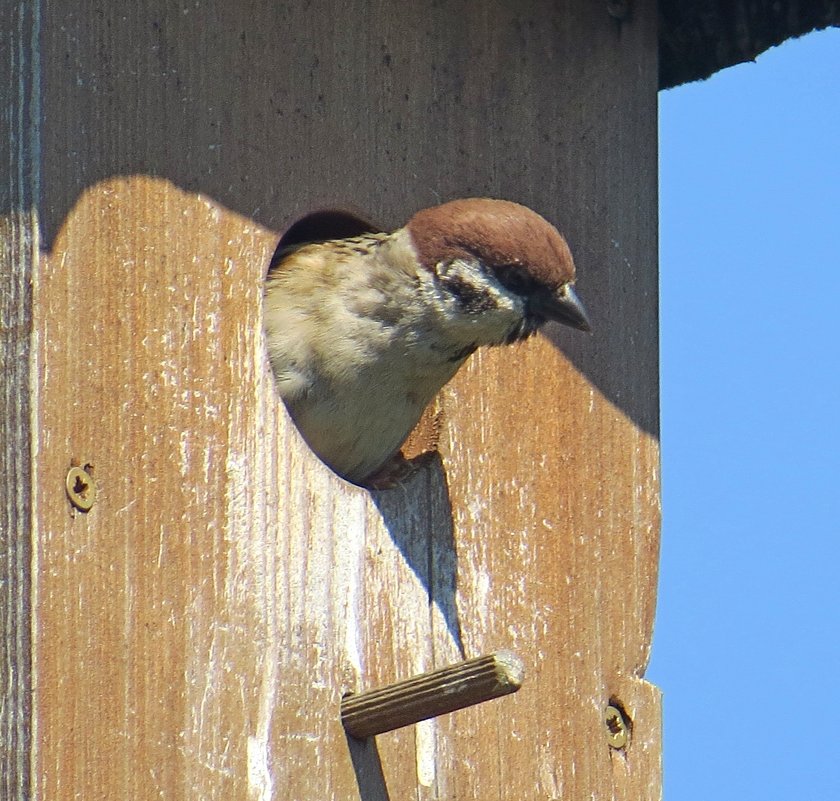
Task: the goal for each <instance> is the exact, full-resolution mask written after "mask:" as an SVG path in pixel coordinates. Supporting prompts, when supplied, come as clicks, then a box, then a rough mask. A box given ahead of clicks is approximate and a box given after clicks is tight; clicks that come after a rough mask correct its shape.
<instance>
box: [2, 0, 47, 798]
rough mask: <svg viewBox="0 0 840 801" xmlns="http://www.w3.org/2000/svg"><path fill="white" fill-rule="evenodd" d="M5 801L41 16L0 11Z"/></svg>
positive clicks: (23, 555) (17, 730)
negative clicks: (0, 33) (38, 38)
mask: <svg viewBox="0 0 840 801" xmlns="http://www.w3.org/2000/svg"><path fill="white" fill-rule="evenodd" d="M0 31H2V32H3V33H2V35H0V64H2V65H3V66H2V67H0V109H2V113H0V142H2V143H3V150H2V155H0V375H2V377H0V477H2V479H0V798H3V799H7V800H8V801H28V799H29V798H30V797H31V796H30V784H29V777H30V771H29V760H30V749H31V745H32V726H31V723H32V721H31V713H30V709H31V708H30V695H31V689H32V672H31V671H32V665H31V660H30V647H31V646H30V626H31V623H32V620H31V583H30V578H31V576H30V573H31V560H32V540H31V530H32V462H31V459H30V453H31V449H32V426H31V413H32V407H33V400H34V398H33V387H32V386H31V384H30V375H29V372H30V368H31V364H30V357H31V341H32V286H31V281H32V275H33V273H34V266H35V263H36V261H37V256H38V253H37V246H36V236H37V235H36V225H37V223H36V216H35V213H34V212H35V210H34V204H35V198H36V196H37V187H38V163H37V162H38V149H37V144H38V141H37V127H38V114H39V106H38V80H39V79H38V72H37V63H38V54H37V52H36V51H35V50H33V46H35V45H36V44H37V33H38V20H37V12H36V10H35V9H33V8H31V6H30V4H29V3H26V2H9V3H3V4H0Z"/></svg>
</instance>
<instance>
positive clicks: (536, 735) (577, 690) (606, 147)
mask: <svg viewBox="0 0 840 801" xmlns="http://www.w3.org/2000/svg"><path fill="white" fill-rule="evenodd" d="M39 8H40V6H39ZM42 12H43V13H42V15H41V31H40V37H39V41H40V42H41V43H42V47H43V52H42V53H41V64H42V65H43V76H42V79H41V81H40V83H39V86H40V87H41V91H42V103H43V109H44V110H43V115H44V120H45V121H46V124H45V126H44V128H43V130H42V132H41V152H42V154H43V158H42V178H41V187H42V191H41V194H40V198H41V199H40V201H39V205H38V213H39V221H40V222H39V224H40V227H41V233H42V239H41V245H42V247H43V248H44V249H45V250H46V251H47V252H46V254H45V255H44V257H43V258H40V259H37V260H35V262H34V263H33V265H32V270H33V276H32V277H33V287H34V295H33V325H34V329H35V332H36V335H35V338H34V340H33V356H34V371H33V373H32V380H33V382H34V387H33V388H32V394H31V399H32V400H31V403H32V407H31V410H30V411H31V417H32V424H31V437H32V438H33V445H32V453H33V457H34V458H33V461H32V465H33V467H32V469H33V470H34V485H33V493H34V496H35V503H34V507H33V509H34V512H33V520H32V525H31V530H32V532H33V537H34V543H35V546H34V547H35V550H34V554H33V565H34V571H35V572H34V578H33V582H34V586H33V598H34V603H33V609H32V627H31V630H32V643H31V647H32V650H33V654H34V661H33V665H34V668H33V670H34V675H35V681H34V682H33V688H32V692H33V695H32V699H33V701H32V703H33V716H34V724H33V725H34V729H35V730H36V731H37V738H36V739H35V740H34V741H33V743H32V753H31V764H32V768H33V776H32V782H33V785H34V786H33V789H32V794H31V797H32V798H34V799H37V801H41V800H42V799H50V801H54V800H56V799H57V800H58V801H62V800H63V799H68V801H69V799H75V798H131V799H135V800H136V801H145V799H157V798H161V797H164V798H200V799H212V798H250V799H269V798H272V797H273V798H291V799H296V801H309V800H310V799H312V800H314V799H318V800H319V801H320V800H321V799H348V798H354V797H357V796H361V798H363V799H365V801H368V799H372V798H374V797H376V798H382V797H386V796H387V795H388V794H390V795H391V796H392V797H393V798H414V799H450V798H510V799H519V798H524V797H528V798H532V797H537V798H560V797H563V798H579V797H580V798H594V799H613V798H628V799H629V798H632V799H655V798H658V797H659V793H660V790H659V699H658V693H657V691H656V690H655V688H653V687H651V686H650V685H648V684H647V683H646V682H644V680H643V679H642V678H641V677H642V674H643V671H644V667H645V665H646V662H647V658H648V652H649V648H650V636H651V627H652V622H653V610H654V601H655V582H656V560H657V542H658V468H657V465H658V451H657V442H656V436H657V403H658V397H657V346H656V331H657V308H656V289H657V276H656V268H655V264H656V157H657V153H656V82H657V70H656V19H655V18H656V9H655V5H654V4H653V3H639V4H636V7H635V8H634V13H633V15H632V17H631V18H630V19H628V20H627V21H625V22H618V21H617V20H616V19H615V18H613V17H611V16H610V15H609V14H608V13H607V10H606V8H605V7H604V6H603V5H602V4H592V3H589V2H588V0H573V2H569V3H564V4H558V3H556V2H553V0H528V2H522V3H516V4H510V3H506V2H503V1H502V0H493V2H489V3H488V2H484V0H481V2H479V0H474V2H473V0H470V2H458V3H456V2H454V0H453V1H451V2H450V1H445V2H443V3H439V4H433V5H428V4H425V5H423V4H408V3H406V4H400V5H399V7H398V8H397V7H394V6H389V5H383V6H381V7H377V8H376V9H372V8H371V6H370V4H369V3H362V2H354V3H351V4H349V5H348V4H347V3H338V2H332V0H329V1H328V0H318V1H317V2H315V3H314V4H310V5H308V6H306V7H304V6H302V5H299V4H277V3H263V2H257V0H250V1H249V2H244V3H227V2H221V0H219V2H216V1H215V0H212V1H210V2H206V3H201V4H199V5H196V4H194V3H184V4H181V5H180V6H179V4H173V3H170V2H162V0H141V2H137V3H135V4H133V5H132V6H131V9H130V10H126V9H125V7H123V6H119V7H118V4H113V3H105V2H103V0H85V2H81V3H79V2H74V3H70V2H67V0H57V2H53V3H50V4H48V5H47V4H44V6H43V8H42ZM464 195H492V196H501V197H508V198H510V199H512V200H517V201H520V202H524V203H526V204H527V205H529V206H532V207H533V208H535V209H536V210H538V211H539V212H541V213H542V214H544V215H545V216H547V217H548V218H549V219H550V220H552V221H553V222H555V223H557V224H558V225H559V226H560V228H561V229H562V230H563V231H564V233H565V234H566V235H567V237H568V239H569V241H570V242H571V244H572V247H573V251H574V253H575V256H576V260H577V262H578V267H579V273H580V281H579V284H578V287H579V290H580V293H581V295H582V297H583V298H584V300H585V302H586V303H587V306H588V308H589V310H590V311H591V313H592V317H593V322H594V324H595V327H596V331H595V334H594V335H593V336H592V337H575V335H574V334H573V333H571V332H569V333H565V332H559V331H556V330H549V331H548V332H547V335H546V336H541V337H538V338H535V339H533V340H531V341H529V342H527V343H525V344H523V345H522V346H521V347H518V348H516V349H515V350H501V349H500V350H497V351H495V350H494V351H488V352H483V353H478V354H476V356H475V357H474V358H473V359H472V360H471V362H470V363H469V366H468V367H467V368H466V369H465V370H464V371H463V372H462V374H461V375H459V376H458V378H457V379H456V380H455V382H454V383H453V384H452V385H451V386H450V387H449V388H447V390H446V391H445V392H444V393H443V394H442V396H441V398H440V399H439V403H438V408H439V414H438V415H437V417H436V418H435V424H434V436H435V439H437V440H438V441H439V443H440V454H439V458H438V459H437V460H436V461H433V462H431V463H430V465H429V466H428V467H427V468H425V469H424V470H423V471H422V472H420V473H419V474H418V475H416V476H414V477H413V478H412V479H411V480H410V481H409V483H408V484H407V485H406V486H405V487H403V488H400V489H397V490H392V491H388V492H381V493H369V492H365V491H363V490H360V489H358V488H355V487H351V486H349V485H347V484H345V483H344V482H342V481H340V480H339V479H337V478H336V477H335V476H333V475H332V474H331V473H330V472H329V471H328V470H327V469H326V468H325V467H324V466H323V465H322V464H320V463H319V462H318V461H317V459H315V458H314V457H313V456H312V454H311V453H310V452H309V451H308V450H307V448H306V446H305V445H304V444H303V442H302V441H301V439H300V437H299V436H298V434H297V432H296V431H295V429H294V427H293V426H292V425H291V424H290V423H289V421H288V418H287V416H286V414H285V410H284V409H283V407H282V405H281V404H279V403H278V402H277V399H276V397H275V394H274V390H273V386H272V380H271V376H270V373H269V371H268V367H267V362H266V358H265V354H264V351H263V342H262V336H261V331H260V327H261V322H260V291H261V280H262V277H263V274H264V271H265V268H266V266H267V264H268V262H269V260H270V258H271V255H272V253H273V250H274V246H275V244H276V241H277V234H278V233H279V232H281V231H282V230H284V229H285V228H286V227H287V226H288V225H289V224H291V223H293V222H294V221H295V220H297V219H299V218H300V217H301V216H302V215H304V214H305V213H308V212H310V211H312V210H313V209H316V208H318V207H333V208H334V207H336V206H337V205H348V206H349V208H350V209H351V210H355V211H357V212H358V213H359V214H360V215H361V216H366V217H369V218H370V219H372V220H373V221H375V222H377V223H379V224H381V225H382V226H384V227H390V226H394V225H397V224H399V223H401V222H402V221H404V220H405V219H406V218H407V217H408V216H409V214H410V213H411V212H412V211H414V210H415V209H417V208H419V207H421V206H424V205H429V204H430V203H434V202H437V201H438V200H440V199H447V198H451V197H455V196H464ZM71 465H90V468H89V472H90V473H91V475H92V478H93V481H94V482H95V488H96V502H95V504H94V505H93V507H92V508H91V509H90V511H89V512H86V513H82V512H79V511H76V510H74V509H73V508H72V506H71V505H70V503H69V501H68V498H67V494H66V491H65V487H64V482H65V477H66V474H67V470H68V468H69V467H70V466H71ZM508 643H510V644H511V646H512V647H513V648H514V649H515V650H516V651H517V653H519V654H521V656H522V658H523V661H524V662H525V663H526V664H527V665H528V666H529V682H528V684H527V685H526V686H525V687H524V688H523V690H522V691H520V692H519V693H517V694H516V695H515V696H511V697H510V698H509V699H506V700H505V701H504V702H503V703H498V704H482V705H479V706H476V707H472V708H470V709H465V710H462V711H459V712H456V713H454V714H453V715H451V716H447V717H445V718H437V719H435V720H429V721H425V722H422V723H420V724H418V725H417V726H415V727H411V728H408V729H401V730H399V731H395V732H393V733H391V734H388V735H387V736H383V737H381V738H379V741H380V742H379V744H378V748H379V751H378V755H377V756H376V760H381V764H378V765H374V764H372V763H371V762H370V761H368V763H367V766H366V767H365V764H366V763H365V762H364V760H363V759H361V758H360V757H359V755H358V754H356V755H351V753H349V752H348V743H347V740H346V737H345V733H344V731H343V728H342V726H341V723H340V721H339V719H338V716H337V715H336V714H335V712H336V710H337V709H338V708H339V705H340V700H341V698H342V696H344V695H345V694H346V693H347V692H358V691H359V689H360V688H361V687H371V686H380V685H383V684H387V683H388V682H389V681H391V680H392V679H393V677H394V676H406V675H414V674H417V673H423V672H426V671H429V670H432V669H434V668H435V667H438V666H440V665H445V664H449V663H451V662H454V661H457V660H459V659H463V658H467V657H470V656H473V655H475V654H480V653H487V652H489V651H492V650H493V649H494V648H497V647H499V645H501V644H508ZM280 677H282V679H283V681H282V683H281V681H280ZM611 701H614V702H615V703H618V704H620V706H621V707H622V709H624V710H625V711H626V712H627V715H628V717H629V719H630V721H631V722H632V734H633V736H632V738H631V740H630V743H629V745H628V746H627V748H626V749H621V750H616V749H613V748H610V747H609V744H608V742H607V737H606V734H605V728H604V727H605V723H604V709H605V707H606V706H607V704H608V703H610V702H611ZM502 721H503V725H502ZM491 733H492V734H491ZM502 733H505V734H502ZM370 756H371V754H370V753H368V757H370Z"/></svg>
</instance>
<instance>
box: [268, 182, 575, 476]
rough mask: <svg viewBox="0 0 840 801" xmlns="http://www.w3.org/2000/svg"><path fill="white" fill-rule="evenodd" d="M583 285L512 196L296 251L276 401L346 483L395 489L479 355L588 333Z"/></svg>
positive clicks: (274, 294) (271, 344) (278, 343)
mask: <svg viewBox="0 0 840 801" xmlns="http://www.w3.org/2000/svg"><path fill="white" fill-rule="evenodd" d="M574 281H575V266H574V261H573V260H572V254H571V251H570V250H569V246H568V245H567V244H566V240H565V239H564V238H563V236H562V235H561V234H560V233H559V232H558V231H557V229H556V228H555V227H554V226H552V225H551V224H550V223H549V222H548V221H547V220H545V219H544V218H543V217H541V216H540V215H539V214H537V213H536V212H534V211H532V210H531V209H529V208H527V207H525V206H521V205H519V204H518V203H513V202H511V201H507V200H495V199H490V198H466V199H461V200H453V201H450V202H448V203H443V204H442V205H439V206H434V207H432V208H428V209H424V210H422V211H419V212H417V213H416V214H415V215H414V216H413V217H412V218H411V219H410V220H409V221H408V223H407V224H406V225H405V226H404V227H402V228H400V229H398V230H396V231H394V232H393V233H365V234H362V235H360V236H352V237H349V238H345V239H333V240H328V241H315V242H307V243H297V244H295V245H292V246H290V247H289V248H288V250H287V251H285V252H281V253H280V254H279V256H278V257H277V258H275V260H274V262H273V266H272V268H271V269H270V271H269V274H268V276H267V278H266V283H265V291H264V295H263V323H264V330H265V337H266V343H267V349H268V356H269V361H270V363H271V368H272V371H273V373H274V378H275V382H276V386H277V390H278V393H279V395H280V397H281V398H282V399H283V401H284V402H285V404H286V407H287V409H288V411H289V413H290V415H291V417H292V419H293V420H294V422H295V424H296V425H297V427H298V429H299V430H300V432H301V434H302V435H303V437H304V439H305V440H306V442H307V443H308V444H309V446H310V447H311V448H312V450H313V451H314V452H315V453H316V454H317V455H318V456H319V457H320V458H321V460H322V461H323V462H325V463H326V464H327V465H328V466H329V467H330V468H332V470H333V471H335V472H336V473H337V474H338V475H339V476H341V477H342V478H344V479H346V480H348V481H350V482H352V483H354V484H358V485H361V486H367V487H374V488H384V487H388V486H392V485H393V484H395V483H399V481H400V480H401V478H402V477H404V470H403V468H404V465H405V464H406V462H405V460H404V459H402V457H401V454H400V453H399V450H400V446H401V445H402V444H403V443H404V441H405V439H406V438H407V437H408V435H409V433H410V432H411V430H412V429H413V428H414V426H415V425H416V424H417V422H418V420H419V419H420V416H421V415H422V413H423V410H424V409H425V408H426V406H427V405H428V403H429V402H430V401H431V400H432V398H433V397H434V396H435V394H436V393H437V392H438V391H439V390H440V389H441V387H443V386H444V384H446V383H447V382H448V381H449V380H450V379H451V378H452V377H453V376H454V375H455V373H456V372H457V371H458V369H459V368H460V367H461V365H462V364H463V363H464V362H465V361H466V359H467V358H468V357H469V356H470V354H472V353H473V352H474V351H475V350H476V349H477V348H480V347H482V346H494V345H509V344H512V343H515V342H520V341H522V340H524V339H527V338H528V337H530V336H531V335H532V334H534V333H535V332H536V331H537V330H539V329H540V327H541V326H542V325H543V324H544V323H546V322H548V321H556V322H559V323H562V324H564V325H568V326H571V327H572V328H576V329H579V330H582V331H589V330H590V324H589V319H588V317H587V314H586V311H585V310H584V307H583V305H582V304H581V302H580V300H579V299H578V297H577V295H576V294H575V292H574V289H573V285H574Z"/></svg>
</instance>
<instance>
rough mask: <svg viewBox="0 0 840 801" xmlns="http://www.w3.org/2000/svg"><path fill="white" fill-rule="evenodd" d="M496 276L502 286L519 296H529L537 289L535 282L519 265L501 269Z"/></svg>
mask: <svg viewBox="0 0 840 801" xmlns="http://www.w3.org/2000/svg"><path fill="white" fill-rule="evenodd" d="M496 274H497V275H498V277H499V282H500V283H501V285H502V286H503V287H504V288H505V289H509V290H510V291H511V292H515V293H516V294H517V295H528V294H530V293H531V292H533V291H534V289H535V288H536V286H535V282H534V280H533V279H532V278H531V277H530V276H528V275H526V274H525V273H524V272H523V271H522V268H521V267H520V266H519V265H515V264H510V265H506V266H504V267H500V268H498V269H497V271H496Z"/></svg>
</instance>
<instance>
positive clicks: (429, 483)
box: [371, 453, 466, 656]
mask: <svg viewBox="0 0 840 801" xmlns="http://www.w3.org/2000/svg"><path fill="white" fill-rule="evenodd" d="M371 495H372V498H373V502H374V504H375V505H376V508H377V509H378V510H379V513H380V514H381V515H382V520H383V522H384V523H385V527H386V528H387V530H388V533H389V534H390V535H391V538H392V539H393V540H394V544H395V545H396V546H397V548H399V550H400V553H401V554H402V555H403V557H404V558H405V561H406V563H407V564H408V566H409V567H410V568H411V570H412V572H413V573H414V574H415V575H416V576H417V578H418V579H419V580H420V583H421V584H422V585H423V588H424V589H425V590H426V593H427V594H428V596H429V605H430V607H431V606H432V605H434V606H436V607H437V608H438V610H439V611H440V614H441V616H442V617H443V620H444V621H445V623H446V628H447V629H448V631H449V634H450V635H451V637H452V639H453V641H454V643H455V645H456V647H457V648H458V651H459V652H460V653H461V656H466V654H465V653H464V644H463V641H462V637H461V621H460V619H459V618H458V607H457V605H456V592H457V589H458V554H457V550H456V546H455V536H454V532H453V528H452V503H451V501H450V498H449V487H448V485H447V483H446V472H445V471H444V469H443V462H442V460H441V458H440V454H439V453H433V454H430V455H429V458H428V459H427V460H426V463H425V465H424V466H423V467H422V468H421V469H420V470H418V471H417V472H416V473H415V474H414V475H413V476H411V478H409V479H408V481H407V482H406V483H405V484H404V485H403V486H400V487H396V488H395V489H391V490H385V491H382V492H373V493H371ZM417 497H421V498H423V503H417V502H416V498H417ZM420 516H422V517H420ZM439 521H445V522H444V523H443V524H441V523H440V522H439Z"/></svg>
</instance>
